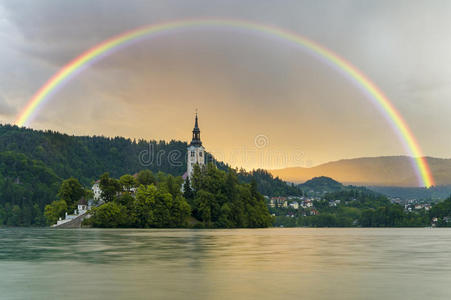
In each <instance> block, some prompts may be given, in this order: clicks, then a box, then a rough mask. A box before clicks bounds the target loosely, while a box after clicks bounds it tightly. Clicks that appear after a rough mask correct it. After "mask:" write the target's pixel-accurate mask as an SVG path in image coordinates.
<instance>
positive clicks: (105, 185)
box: [100, 173, 122, 202]
mask: <svg viewBox="0 0 451 300" xmlns="http://www.w3.org/2000/svg"><path fill="white" fill-rule="evenodd" d="M100 189H101V190H102V194H101V198H102V200H103V201H105V202H111V201H114V199H116V197H117V195H118V194H119V192H120V191H121V190H122V188H121V184H120V183H119V181H118V180H117V179H114V178H111V177H110V174H109V173H103V174H102V176H100Z"/></svg>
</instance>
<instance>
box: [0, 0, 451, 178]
mask: <svg viewBox="0 0 451 300" xmlns="http://www.w3.org/2000/svg"><path fill="white" fill-rule="evenodd" d="M450 13H451V2H448V1H432V2H426V1H397V2H396V3H392V2H391V1H378V2H373V1H315V2H314V1H278V2H277V3H274V2H271V1H228V2H224V1H189V2H187V1H127V3H125V2H123V1H106V0H105V1H77V2H75V1H70V2H66V1H65V2H55V1H50V0H49V1H46V0H39V1H21V0H17V1H2V0H0V37H1V39H2V40H3V45H4V46H3V47H2V48H0V67H1V68H2V69H3V70H8V72H2V74H1V75H0V76H1V77H0V121H1V123H14V121H15V119H16V116H17V114H18V113H19V112H20V111H21V109H23V107H24V106H25V104H26V103H27V102H28V101H29V99H30V98H31V97H32V95H33V94H34V93H35V92H36V91H37V90H38V89H39V88H40V86H42V85H43V84H44V83H45V82H46V81H47V80H48V79H49V78H50V77H51V76H52V75H53V74H54V73H55V72H57V71H58V70H59V69H60V68H61V67H63V66H64V65H65V64H66V63H67V62H69V61H70V60H71V59H73V58H75V57H77V56H78V55H80V54H81V53H82V52H83V51H85V50H87V49H89V48H91V47H93V46H95V45H96V44H98V43H100V42H102V41H104V40H106V39H108V38H110V37H112V36H115V35H118V34H120V33H122V32H125V31H127V30H131V29H133V28H136V27H139V26H143V25H149V24H156V23H161V22H166V21H171V20H179V19H184V18H195V17H199V18H200V17H222V18H234V19H243V20H248V21H253V22H258V23H262V24H267V25H274V26H277V27H280V28H284V29H287V30H290V31H293V32H295V33H297V34H300V35H303V36H306V37H308V38H310V39H312V40H314V41H316V42H318V43H320V44H322V45H324V46H325V47H327V48H329V49H331V50H332V51H334V52H336V53H337V54H339V55H340V56H342V57H344V58H345V59H347V60H348V61H350V62H351V63H352V64H353V65H354V66H356V67H357V68H358V69H360V70H361V71H362V72H363V73H364V74H365V75H367V76H368V78H370V79H371V80H372V81H373V82H374V83H375V84H377V86H378V87H379V88H380V89H381V90H382V91H383V92H384V93H385V94H386V96H387V97H388V98H389V99H390V100H391V101H392V103H393V104H394V106H395V107H396V108H397V109H398V110H399V112H400V113H401V115H402V116H403V118H404V119H405V120H406V122H407V124H408V125H409V127H410V128H411V129H412V132H413V133H414V135H415V137H416V138H417V140H418V143H419V145H420V147H421V148H422V150H423V153H424V155H425V156H431V157H439V158H449V157H451V153H450V152H449V149H450V148H451V139H449V138H446V137H448V136H449V125H448V119H447V118H446V117H447V116H448V115H449V114H448V112H451V102H450V101H449V99H450V97H451V85H450V84H449V83H450V81H451V36H449V34H448V29H449V28H450V27H451V18H449V15H451V14H450ZM196 108H197V109H198V110H199V125H200V130H201V137H202V141H203V143H204V146H205V147H206V150H207V151H209V152H211V153H213V154H215V155H216V156H218V158H219V159H221V160H222V159H223V160H224V161H226V162H228V163H230V164H232V165H233V166H238V167H241V166H243V167H245V168H247V169H252V168H257V167H262V168H269V169H276V168H283V167H293V166H301V167H309V166H315V165H319V164H321V163H325V162H329V161H335V160H340V159H347V158H354V157H375V156H393V155H408V153H406V150H405V149H404V148H403V145H402V143H401V141H400V140H399V138H398V136H397V134H396V133H395V131H394V130H393V129H392V127H391V125H390V124H389V122H388V121H387V119H386V117H385V116H384V114H382V113H381V112H380V111H379V110H378V109H377V108H376V106H375V105H374V104H373V102H372V100H370V98H369V97H368V95H366V94H365V93H364V92H363V91H362V90H361V89H360V88H358V87H357V86H356V85H355V83H353V82H352V81H350V80H349V79H348V78H347V77H345V76H343V74H342V73H340V72H339V71H337V70H336V69H335V68H333V67H331V66H330V65H328V64H325V63H324V61H322V60H319V59H318V58H317V57H315V56H313V55H311V54H310V53H309V52H307V51H305V50H303V49H300V48H299V47H296V46H294V45H293V44H292V43H289V42H286V41H283V40H281V39H278V38H276V37H274V36H270V35H259V34H254V33H252V32H249V31H246V30H230V29H227V28H220V27H219V28H216V27H215V28H197V29H182V30H178V31H175V32H171V33H167V34H161V35H158V36H154V37H151V38H146V39H143V40H141V41H140V42H138V43H134V44H133V45H131V46H128V47H126V48H124V49H120V50H119V51H116V52H114V53H112V54H111V55H108V56H106V57H104V58H103V59H102V60H100V61H98V62H97V63H95V64H93V65H92V66H90V67H89V68H87V69H85V70H83V71H82V72H81V73H80V74H79V75H78V76H76V77H75V78H74V79H72V80H71V81H69V82H68V83H67V84H66V85H65V86H64V87H63V88H62V89H60V90H59V91H58V92H57V93H55V94H54V95H53V96H52V97H51V99H50V100H49V102H48V103H47V104H46V105H45V106H44V107H43V109H42V110H41V111H40V113H39V114H38V115H37V117H36V119H35V120H34V121H33V122H32V123H31V124H30V127H32V128H35V129H51V130H57V131H61V132H64V133H68V134H74V135H105V136H124V137H130V138H144V139H153V140H171V139H175V140H184V141H189V140H190V138H191V130H192V128H193V122H194V111H195V109H196ZM262 141H263V144H261V143H262ZM259 143H260V144H259ZM233 153H241V154H242V153H252V154H249V155H248V156H247V158H246V159H240V158H236V157H235V158H234V157H233V155H234V154H233ZM221 155H222V157H221ZM252 155H253V156H254V157H251V156H252ZM259 155H262V156H263V157H264V156H265V155H266V156H268V155H269V156H272V157H273V158H274V159H271V158H263V160H262V159H260V158H259Z"/></svg>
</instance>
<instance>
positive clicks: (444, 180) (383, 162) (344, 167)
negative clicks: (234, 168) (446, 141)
mask: <svg viewBox="0 0 451 300" xmlns="http://www.w3.org/2000/svg"><path fill="white" fill-rule="evenodd" d="M425 159H426V161H427V162H428V164H429V167H430V169H431V172H432V175H433V177H434V179H435V183H436V184H435V185H449V184H451V159H450V158H435V157H431V156H425ZM413 163H414V162H413V158H412V157H410V156H406V155H397V156H376V157H359V158H347V159H340V160H337V161H331V162H327V163H324V164H321V165H318V166H315V167H311V168H304V167H290V168H283V169H273V170H268V171H269V172H270V173H271V174H273V175H274V176H277V177H279V178H281V179H283V180H286V181H289V182H294V183H303V182H305V181H307V180H309V179H310V178H313V177H320V176H327V177H331V178H334V179H335V180H337V181H339V182H341V183H343V184H352V185H365V186H369V185H370V186H399V187H416V186H418V184H419V183H418V179H417V176H416V173H415V169H414V165H413Z"/></svg>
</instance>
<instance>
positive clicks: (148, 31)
mask: <svg viewBox="0 0 451 300" xmlns="http://www.w3.org/2000/svg"><path fill="white" fill-rule="evenodd" d="M199 26H226V27H232V28H239V29H246V30H250V31H253V32H257V33H265V34H270V35H274V36H277V37H279V38H281V39H283V40H286V41H289V42H292V43H294V44H296V45H298V46H301V47H302V48H303V49H306V50H308V51H310V52H311V53H313V54H315V55H316V56H318V57H320V58H322V59H324V60H325V61H326V62H328V63H330V64H331V65H333V66H334V67H336V68H337V69H339V70H340V71H341V72H342V73H344V74H345V75H347V76H348V77H350V78H351V79H352V80H353V81H354V82H355V83H356V84H357V85H358V86H359V87H360V88H362V89H363V90H364V91H365V92H366V93H367V94H369V95H370V99H372V100H373V101H374V102H375V104H376V106H378V107H379V108H380V109H381V110H382V112H383V113H384V114H385V116H386V117H387V118H388V120H389V121H390V122H391V124H392V126H393V127H394V128H395V131H396V132H397V134H398V136H399V137H400V139H401V141H402V143H403V144H404V146H405V148H406V149H407V151H408V152H409V154H410V155H411V156H412V157H414V167H415V171H416V174H417V177H418V180H419V183H420V185H423V186H425V187H430V186H432V185H434V179H433V177H432V174H431V171H430V169H429V166H428V163H427V161H426V159H425V157H424V156H423V154H422V151H421V149H420V146H419V145H418V142H417V141H416V139H415V137H414V135H413V133H412V131H411V130H410V129H409V127H408V125H407V123H406V122H405V121H404V119H403V118H402V116H401V114H400V113H399V112H398V111H397V110H396V108H395V107H394V106H393V104H392V103H391V102H390V100H389V99H388V98H387V97H386V96H385V95H384V93H383V92H382V91H381V90H380V89H379V88H378V87H377V86H376V85H375V84H374V83H373V82H371V80H369V79H368V78H367V77H366V76H365V75H364V74H363V73H362V72H360V71H359V70H358V69H357V68H356V67H354V66H353V65H352V64H351V63H350V62H348V61H346V60H345V59H344V58H342V57H340V56H339V55H338V54H336V53H334V52H332V51H331V50H329V49H327V48H325V47H324V46H322V45H320V44H318V43H316V42H314V41H312V40H310V39H308V38H306V37H304V36H301V35H299V34H297V33H294V32H290V31H288V30H285V29H281V28H278V27H275V26H268V25H264V24H259V23H254V22H250V21H244V20H235V19H216V18H215V19H211V18H205V19H189V20H178V21H173V22H167V23H159V24H152V25H148V26H143V27H139V28H136V29H133V30H131V31H127V32H125V33H122V34H120V35H117V36H114V37H112V38H110V39H108V40H105V41H103V42H102V43H100V44H98V45H96V46H94V47H92V48H91V49H89V50H87V51H86V52H84V53H82V54H81V55H80V56H78V57H76V58H75V59H74V60H72V61H71V62H69V63H68V64H66V65H65V66H64V67H62V68H61V69H60V70H59V71H58V72H57V73H56V74H54V75H53V76H52V77H51V78H50V79H49V80H48V81H47V82H46V83H45V84H44V85H43V86H42V87H41V88H40V89H39V90H38V91H37V92H36V94H34V95H33V97H32V98H31V99H30V101H29V102H28V103H27V105H26V106H25V108H24V109H23V110H22V111H21V112H20V113H19V115H18V117H17V119H16V122H15V123H16V124H17V125H18V126H27V125H28V124H29V123H30V122H31V120H32V118H33V117H34V115H35V114H36V113H37V111H38V109H39V108H40V107H41V106H43V105H44V103H45V102H46V101H47V100H48V99H49V98H50V96H51V94H52V93H53V92H55V91H56V89H57V88H58V87H60V86H62V85H63V84H64V83H65V82H67V81H68V80H70V79H71V78H72V77H74V76H75V75H76V74H78V72H80V71H81V70H82V69H83V68H84V67H86V66H89V64H92V63H94V62H95V60H96V59H99V58H101V57H103V56H105V55H107V54H109V53H111V52H112V51H114V50H117V49H119V48H120V46H124V45H127V44H129V43H132V42H134V41H137V40H139V39H140V38H142V37H145V36H150V35H153V34H157V33H164V32H169V31H173V30H176V29H181V28H191V27H199Z"/></svg>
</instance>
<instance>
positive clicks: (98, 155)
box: [0, 125, 186, 185]
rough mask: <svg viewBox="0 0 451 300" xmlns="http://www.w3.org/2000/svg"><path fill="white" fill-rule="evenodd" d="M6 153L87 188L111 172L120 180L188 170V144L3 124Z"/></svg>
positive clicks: (1, 145) (0, 141)
mask: <svg viewBox="0 0 451 300" xmlns="http://www.w3.org/2000/svg"><path fill="white" fill-rule="evenodd" d="M3 151H13V152H15V153H22V154H24V155H26V156H27V157H28V158H30V159H33V160H37V161H41V162H43V163H44V164H45V165H46V166H47V167H48V168H49V169H51V170H53V172H55V174H57V175H58V176H59V177H61V178H69V177H74V178H77V179H78V180H79V181H80V182H81V183H82V184H83V185H88V184H91V182H92V181H93V180H96V179H97V178H99V176H100V175H101V174H103V173H104V172H107V171H108V172H110V174H111V175H112V176H114V177H119V176H120V175H122V174H133V173H136V172H138V171H139V170H142V169H145V168H146V169H149V170H152V171H153V172H158V171H163V172H165V173H168V174H172V175H182V174H183V173H184V172H185V170H186V161H185V155H186V143H185V142H180V141H170V142H169V143H167V142H165V141H159V142H157V141H146V140H139V141H136V140H131V139H126V138H122V137H115V138H108V137H103V136H93V137H89V136H71V135H67V134H61V133H58V132H55V131H39V130H32V129H28V128H19V127H17V126H11V125H0V152H3Z"/></svg>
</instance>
